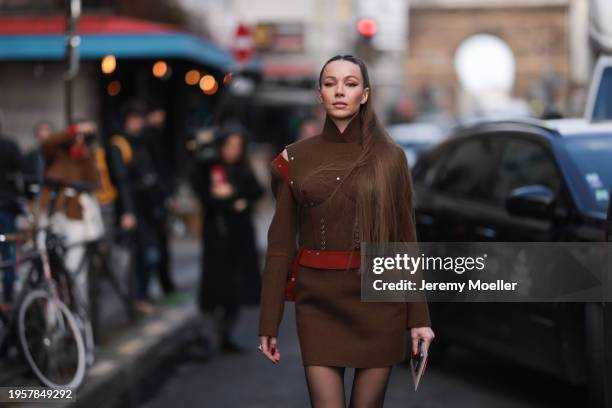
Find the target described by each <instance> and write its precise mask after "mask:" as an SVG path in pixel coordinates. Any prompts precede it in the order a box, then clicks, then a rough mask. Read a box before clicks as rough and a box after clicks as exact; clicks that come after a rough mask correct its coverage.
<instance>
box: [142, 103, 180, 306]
mask: <svg viewBox="0 0 612 408" xmlns="http://www.w3.org/2000/svg"><path fill="white" fill-rule="evenodd" d="M165 126H166V111H165V110H164V109H163V107H162V106H161V105H159V104H155V103H151V105H150V108H149V112H148V113H147V127H146V139H147V146H148V148H149V153H150V155H151V157H152V159H153V166H154V168H155V173H156V176H157V179H158V181H159V189H160V192H161V194H159V195H158V196H157V197H156V198H157V199H158V200H159V202H157V203H155V206H156V207H158V208H159V209H160V210H161V213H160V221H159V222H158V223H156V224H155V226H156V227H157V235H158V237H159V255H160V259H159V267H158V274H159V283H160V285H161V288H162V290H163V292H164V294H165V295H171V294H173V293H174V292H176V285H175V284H174V281H173V279H172V270H171V265H172V259H171V257H170V250H169V247H168V215H169V214H168V205H169V201H170V198H171V196H172V194H173V193H174V190H175V180H174V177H173V172H172V169H171V168H170V165H169V160H168V157H166V155H167V153H165V152H166V151H165V150H164V145H165V140H164V131H165Z"/></svg>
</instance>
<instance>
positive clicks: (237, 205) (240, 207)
mask: <svg viewBox="0 0 612 408" xmlns="http://www.w3.org/2000/svg"><path fill="white" fill-rule="evenodd" d="M248 205H249V203H248V202H247V200H245V199H244V198H239V199H238V200H236V201H235V202H234V210H236V212H242V211H244V210H246V208H247V206H248Z"/></svg>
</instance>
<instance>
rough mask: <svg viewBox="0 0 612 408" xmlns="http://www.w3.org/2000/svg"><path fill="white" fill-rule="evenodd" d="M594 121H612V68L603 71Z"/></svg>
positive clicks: (594, 110)
mask: <svg viewBox="0 0 612 408" xmlns="http://www.w3.org/2000/svg"><path fill="white" fill-rule="evenodd" d="M593 119H594V120H606V119H612V67H608V68H606V69H605V70H604V71H603V75H602V76H601V82H600V84H599V90H598V91H597V99H596V100H595V108H594V109H593Z"/></svg>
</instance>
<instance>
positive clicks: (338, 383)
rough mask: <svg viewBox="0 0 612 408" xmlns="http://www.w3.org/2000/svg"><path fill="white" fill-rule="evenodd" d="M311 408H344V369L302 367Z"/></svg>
mask: <svg viewBox="0 0 612 408" xmlns="http://www.w3.org/2000/svg"><path fill="white" fill-rule="evenodd" d="M304 371H305V372H306V383H307V384H308V393H309V395H310V405H311V406H312V407H313V408H344V407H345V404H346V402H345V399H344V368H343V367H326V366H314V365H308V366H304Z"/></svg>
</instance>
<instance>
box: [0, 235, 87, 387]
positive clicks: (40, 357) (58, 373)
mask: <svg viewBox="0 0 612 408" xmlns="http://www.w3.org/2000/svg"><path fill="white" fill-rule="evenodd" d="M35 231H36V229H35ZM21 238H22V235H20V234H12V235H8V234H6V235H1V234H0V242H2V243H6V242H18V241H19V240H20V239H21ZM36 241H37V240H36V239H34V240H33V242H34V243H35V242H36ZM26 262H28V263H29V264H30V268H29V269H28V271H27V273H26V274H25V278H24V279H23V287H22V289H21V290H20V291H19V293H18V295H17V300H16V301H15V302H14V305H15V307H13V308H12V310H11V312H10V314H9V315H8V316H7V315H6V314H5V313H4V312H3V311H2V310H1V309H0V320H1V321H2V323H3V327H2V330H0V349H6V347H8V344H9V341H10V340H11V339H12V338H13V337H14V336H15V335H16V336H17V338H18V341H19V345H20V350H21V352H22V354H23V356H24V357H25V359H26V361H27V363H28V365H29V366H30V368H31V369H32V371H33V372H34V374H35V375H36V377H37V378H38V380H39V381H40V382H41V383H42V384H44V385H46V386H47V387H49V388H73V389H76V388H78V387H79V386H80V385H81V383H82V381H83V379H84V377H85V345H84V342H83V337H82V335H81V332H80V330H79V328H78V325H77V322H76V319H75V318H74V316H73V314H72V313H71V312H70V310H69V308H68V307H67V306H66V305H65V304H64V303H63V302H62V301H61V300H60V299H59V296H58V293H57V288H56V283H55V281H54V280H53V279H52V277H51V270H50V267H49V262H48V257H47V255H46V251H44V249H42V250H41V249H40V248H38V247H37V244H34V248H33V249H32V250H31V251H30V252H28V253H27V254H25V255H24V256H23V257H22V259H20V260H19V261H18V262H13V261H3V262H0V269H4V268H6V267H8V266H15V267H17V266H19V265H21V264H25V263H26Z"/></svg>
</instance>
